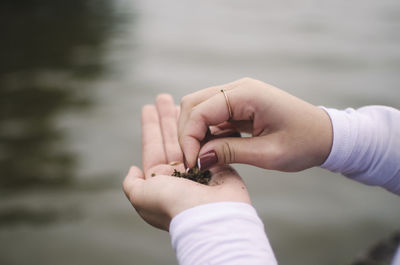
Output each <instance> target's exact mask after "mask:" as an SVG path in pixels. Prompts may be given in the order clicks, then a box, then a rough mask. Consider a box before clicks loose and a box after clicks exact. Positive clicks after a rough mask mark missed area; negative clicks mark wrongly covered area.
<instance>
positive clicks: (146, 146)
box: [142, 105, 167, 172]
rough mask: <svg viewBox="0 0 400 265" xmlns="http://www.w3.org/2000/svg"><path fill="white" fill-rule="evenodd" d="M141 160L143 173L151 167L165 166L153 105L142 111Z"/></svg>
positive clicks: (145, 107)
mask: <svg viewBox="0 0 400 265" xmlns="http://www.w3.org/2000/svg"><path fill="white" fill-rule="evenodd" d="M142 157H143V158H142V159H143V169H144V171H145V172H147V171H148V169H150V168H151V167H153V166H155V165H159V164H166V162H167V159H166V156H165V150H164V146H163V138H162V134H161V128H160V122H159V118H158V114H157V109H156V107H155V106H154V105H146V106H144V107H143V109H142Z"/></svg>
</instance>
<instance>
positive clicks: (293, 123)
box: [178, 78, 332, 171]
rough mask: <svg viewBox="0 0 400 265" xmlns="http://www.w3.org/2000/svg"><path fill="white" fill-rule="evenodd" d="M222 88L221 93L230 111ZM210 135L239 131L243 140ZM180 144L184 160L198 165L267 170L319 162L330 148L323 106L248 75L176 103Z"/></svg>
mask: <svg viewBox="0 0 400 265" xmlns="http://www.w3.org/2000/svg"><path fill="white" fill-rule="evenodd" d="M221 89H224V90H225V91H226V95H227V97H228V99H229V103H230V107H231V110H232V117H231V118H230V117H229V110H228V106H227V104H229V103H228V101H227V100H226V99H225V96H224V94H223V93H222V92H221ZM209 130H210V131H211V133H212V134H220V133H226V132H227V131H234V130H237V131H240V132H247V133H250V134H251V137H244V138H218V139H213V140H211V141H208V142H207V143H204V141H203V140H204V138H205V135H206V133H207V132H208V131H209ZM178 133H179V143H180V146H181V148H182V150H183V153H184V157H185V160H186V161H185V164H186V166H187V167H189V168H192V167H194V165H195V164H196V162H197V163H198V164H199V165H200V167H201V168H203V169H204V168H207V167H210V166H212V165H214V164H220V165H223V164H230V163H244V164H251V165H255V166H258V167H262V168H267V169H276V170H281V171H299V170H303V169H306V168H310V167H313V166H318V165H321V164H322V163H323V162H324V161H325V159H326V158H327V157H328V155H329V152H330V149H331V146H332V125H331V122H330V119H329V116H328V115H327V114H326V113H325V111H324V110H322V109H321V108H318V107H316V106H314V105H311V104H309V103H307V102H305V101H303V100H301V99H299V98H296V97H294V96H292V95H290V94H288V93H286V92H284V91H282V90H280V89H278V88H276V87H273V86H271V85H268V84H266V83H263V82H261V81H257V80H254V79H250V78H244V79H241V80H238V81H235V82H233V83H229V84H226V85H222V86H216V87H210V88H207V89H204V90H200V91H198V92H195V93H193V94H190V95H187V96H185V97H184V98H183V99H182V102H181V114H180V117H179V123H178Z"/></svg>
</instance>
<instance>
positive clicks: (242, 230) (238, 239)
mask: <svg viewBox="0 0 400 265" xmlns="http://www.w3.org/2000/svg"><path fill="white" fill-rule="evenodd" d="M170 234H171V241H172V245H173V247H174V249H175V251H176V255H177V258H178V261H179V264H181V265H187V264H190V265H195V264H219V265H222V264H265V265H275V264H277V262H276V259H275V256H274V253H273V251H272V249H271V246H270V244H269V241H268V239H267V236H266V234H265V232H264V225H263V223H262V221H261V220H260V218H259V217H258V216H257V213H256V211H255V209H254V208H253V207H252V206H251V205H249V204H246V203H237V202H222V203H211V204H205V205H201V206H197V207H194V208H191V209H189V210H186V211H184V212H182V213H180V214H179V215H177V216H176V217H174V219H172V221H171V225H170Z"/></svg>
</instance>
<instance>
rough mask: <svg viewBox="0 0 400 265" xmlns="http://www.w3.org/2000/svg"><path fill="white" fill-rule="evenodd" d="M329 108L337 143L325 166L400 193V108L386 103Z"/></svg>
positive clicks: (355, 178) (360, 180)
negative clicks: (382, 104)
mask: <svg viewBox="0 0 400 265" xmlns="http://www.w3.org/2000/svg"><path fill="white" fill-rule="evenodd" d="M325 110H326V111H327V113H328V115H329V116H330V119H331V121H332V127H333V145H332V150H331V152H330V155H329V157H328V158H327V160H326V161H325V163H324V164H322V166H321V167H323V168H326V169H329V170H331V171H334V172H340V173H342V174H344V175H345V176H347V177H349V178H352V179H354V180H356V181H359V182H362V183H364V184H367V185H377V186H382V187H384V188H385V189H387V190H389V191H391V192H393V193H396V194H399V195H400V111H398V110H396V109H393V108H389V107H383V106H368V107H363V108H360V109H357V110H354V109H346V110H344V111H340V110H336V109H325Z"/></svg>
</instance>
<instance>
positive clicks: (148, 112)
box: [123, 94, 251, 230]
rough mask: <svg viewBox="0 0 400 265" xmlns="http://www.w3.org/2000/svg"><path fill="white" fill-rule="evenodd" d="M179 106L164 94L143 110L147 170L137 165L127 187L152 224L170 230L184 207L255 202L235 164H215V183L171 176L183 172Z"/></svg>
mask: <svg viewBox="0 0 400 265" xmlns="http://www.w3.org/2000/svg"><path fill="white" fill-rule="evenodd" d="M178 115H179V109H178V107H177V106H175V104H174V102H173V99H172V97H171V96H170V95H167V94H162V95H159V96H158V97H157V99H156V105H146V106H144V107H143V110H142V161H143V170H144V174H143V172H142V171H141V170H140V169H139V168H137V167H135V166H133V167H131V169H130V171H129V173H128V175H127V176H126V178H125V180H124V183H123V189H124V192H125V194H126V195H127V197H128V198H129V200H130V202H131V203H132V205H133V207H135V209H136V211H137V212H138V213H139V215H140V216H141V217H142V218H143V219H144V220H145V221H146V222H148V223H149V224H151V225H153V226H155V227H157V228H160V229H163V230H168V229H169V224H170V221H171V219H172V218H173V217H174V216H176V215H177V214H179V213H180V212H182V211H184V210H186V209H189V208H192V207H195V206H198V205H201V204H206V203H212V202H221V201H236V202H245V203H251V202H250V198H249V195H248V192H247V189H246V187H245V185H244V183H243V180H242V179H241V178H240V176H239V175H238V174H237V173H236V171H235V170H234V169H233V168H232V167H230V166H215V167H213V168H211V169H210V171H211V174H212V178H211V181H210V184H209V186H207V185H203V184H199V183H196V182H193V181H191V180H187V179H182V178H177V177H173V176H171V174H172V172H173V171H174V169H176V170H178V171H181V172H183V171H184V170H185V168H184V165H183V154H182V151H181V148H180V146H179V142H178V133H177V120H178Z"/></svg>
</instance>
